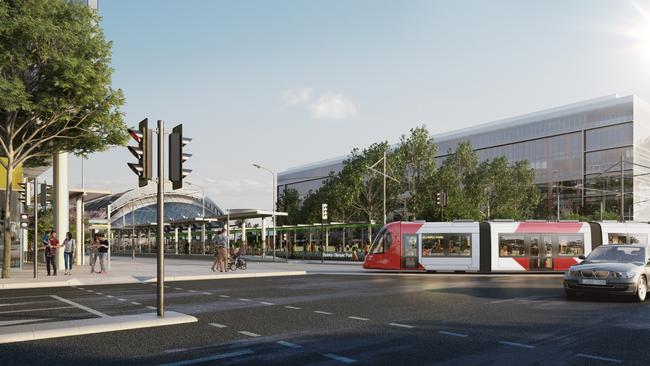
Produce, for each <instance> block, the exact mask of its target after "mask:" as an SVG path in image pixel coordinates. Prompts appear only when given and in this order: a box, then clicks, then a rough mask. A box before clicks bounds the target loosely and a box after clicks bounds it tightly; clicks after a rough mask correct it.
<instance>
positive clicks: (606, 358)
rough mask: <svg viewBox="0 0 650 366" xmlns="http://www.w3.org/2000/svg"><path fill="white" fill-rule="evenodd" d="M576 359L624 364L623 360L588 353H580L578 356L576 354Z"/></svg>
mask: <svg viewBox="0 0 650 366" xmlns="http://www.w3.org/2000/svg"><path fill="white" fill-rule="evenodd" d="M576 357H582V358H590V359H592V360H599V361H609V362H614V363H623V360H619V359H616V358H609V357H602V356H595V355H588V354H586V353H578V354H576Z"/></svg>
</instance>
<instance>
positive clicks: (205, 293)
mask: <svg viewBox="0 0 650 366" xmlns="http://www.w3.org/2000/svg"><path fill="white" fill-rule="evenodd" d="M203 295H212V292H204V293H203Z"/></svg>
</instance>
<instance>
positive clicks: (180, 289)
mask: <svg viewBox="0 0 650 366" xmlns="http://www.w3.org/2000/svg"><path fill="white" fill-rule="evenodd" d="M174 290H178V291H183V289H182V288H180V287H174Z"/></svg>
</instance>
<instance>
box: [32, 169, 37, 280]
mask: <svg viewBox="0 0 650 366" xmlns="http://www.w3.org/2000/svg"><path fill="white" fill-rule="evenodd" d="M33 204H34V278H38V179H37V178H34V202H33Z"/></svg>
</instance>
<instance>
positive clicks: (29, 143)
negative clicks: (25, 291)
mask: <svg viewBox="0 0 650 366" xmlns="http://www.w3.org/2000/svg"><path fill="white" fill-rule="evenodd" d="M99 20H100V19H99V16H98V15H97V13H96V12H95V11H94V10H92V9H90V8H88V7H86V6H84V5H82V4H80V3H78V2H74V1H66V0H48V1H43V0H22V1H0V156H4V157H6V158H7V160H6V162H2V163H1V164H2V165H3V167H4V168H5V169H6V170H7V175H6V177H0V179H5V180H6V183H7V186H8V187H11V183H12V182H11V178H12V173H13V170H14V169H15V168H16V167H18V166H19V165H21V164H25V165H39V164H44V163H47V161H49V159H50V158H51V156H52V153H54V152H57V151H60V152H63V151H65V152H73V153H76V154H81V155H86V154H88V153H91V152H94V151H101V150H105V149H107V148H108V147H109V146H111V145H121V144H125V143H126V141H127V140H126V138H127V135H126V126H125V124H124V122H123V119H122V113H121V112H120V111H119V107H120V106H121V105H122V104H123V103H124V99H123V96H122V92H121V91H120V90H114V89H112V87H111V74H112V70H111V68H110V66H109V64H110V57H111V44H110V42H108V41H107V40H106V39H105V38H104V35H103V33H102V30H101V28H100V27H99ZM9 197H11V188H9V189H7V190H6V191H5V202H6V203H5V211H6V212H7V220H8V221H9V219H10V217H11V212H10V207H9V203H8V202H9V199H8V198H9ZM9 233H10V230H9V226H8V225H7V226H6V227H5V235H4V240H5V242H4V253H3V256H4V262H3V271H2V276H3V277H5V278H6V277H8V276H9V266H10V260H11V252H10V245H9V244H10V240H11V238H10V235H9Z"/></svg>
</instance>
